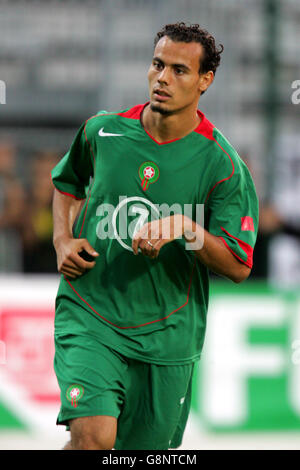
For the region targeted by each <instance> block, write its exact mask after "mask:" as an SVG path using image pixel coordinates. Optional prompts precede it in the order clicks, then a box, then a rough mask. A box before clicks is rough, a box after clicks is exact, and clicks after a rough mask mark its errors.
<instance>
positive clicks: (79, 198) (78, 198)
mask: <svg viewBox="0 0 300 470" xmlns="http://www.w3.org/2000/svg"><path fill="white" fill-rule="evenodd" d="M50 176H51V181H52V184H53V186H54V187H55V189H56V190H57V191H58V192H59V193H62V194H64V195H65V196H70V197H72V198H73V199H76V200H77V201H83V200H84V199H86V198H85V197H76V196H74V194H71V193H66V192H65V191H61V190H60V189H58V188H57V187H56V186H55V184H54V183H53V178H52V175H50Z"/></svg>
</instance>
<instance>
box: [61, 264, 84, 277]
mask: <svg viewBox="0 0 300 470" xmlns="http://www.w3.org/2000/svg"><path fill="white" fill-rule="evenodd" d="M62 271H64V272H67V273H69V274H74V275H75V276H81V275H82V274H83V273H84V272H85V271H83V270H82V269H79V268H70V267H68V266H65V265H63V266H62V267H61V272H62Z"/></svg>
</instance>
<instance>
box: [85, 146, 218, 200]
mask: <svg viewBox="0 0 300 470" xmlns="http://www.w3.org/2000/svg"><path fill="white" fill-rule="evenodd" d="M213 174H214V172H213V169H212V168H211V165H209V162H208V155H207V154H206V153H205V152H203V153H202V154H201V153H200V154H199V151H197V149H195V150H194V149H193V148H189V151H188V153H186V152H184V151H183V149H180V148H179V147H176V146H173V147H172V146H168V145H165V146H159V145H156V146H153V143H152V142H145V143H143V144H141V145H138V143H136V142H134V143H130V142H129V145H124V143H122V145H120V143H118V144H117V143H115V142H114V143H113V144H110V145H107V146H103V145H102V147H101V149H99V151H98V152H97V154H96V165H95V178H94V188H93V192H94V194H95V193H97V194H98V195H99V197H100V198H103V197H104V198H105V199H106V195H110V198H112V199H114V198H119V197H120V196H125V197H132V196H141V197H146V198H149V199H151V200H152V201H153V202H155V203H167V204H174V203H179V204H188V203H190V204H194V203H201V202H204V201H205V198H206V195H207V193H208V191H209V189H210V187H211V184H212V179H213Z"/></svg>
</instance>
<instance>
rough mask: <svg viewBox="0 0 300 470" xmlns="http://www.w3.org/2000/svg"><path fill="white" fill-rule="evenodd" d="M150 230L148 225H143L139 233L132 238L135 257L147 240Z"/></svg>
mask: <svg viewBox="0 0 300 470" xmlns="http://www.w3.org/2000/svg"><path fill="white" fill-rule="evenodd" d="M148 228H149V224H148V223H147V224H145V225H143V227H142V228H141V229H140V230H139V231H138V232H136V234H135V235H134V237H133V238H132V244H131V247H132V249H133V252H134V254H135V255H137V254H138V248H139V247H140V248H141V243H142V241H144V240H145V239H146V238H147V234H148ZM142 246H143V245H142Z"/></svg>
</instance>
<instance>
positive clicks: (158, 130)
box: [141, 105, 201, 143]
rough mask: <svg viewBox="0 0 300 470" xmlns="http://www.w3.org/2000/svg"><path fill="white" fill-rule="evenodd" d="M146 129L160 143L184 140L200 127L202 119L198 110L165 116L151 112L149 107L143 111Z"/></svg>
mask: <svg viewBox="0 0 300 470" xmlns="http://www.w3.org/2000/svg"><path fill="white" fill-rule="evenodd" d="M141 120H142V124H143V127H144V129H145V130H146V131H147V132H148V133H149V134H150V135H151V136H152V137H153V138H154V139H155V140H156V141H157V142H159V143H163V142H168V141H170V140H174V139H182V138H183V137H185V136H186V135H188V134H190V133H191V132H192V131H193V130H194V129H196V127H197V126H198V125H199V123H200V121H201V118H200V117H199V115H198V114H197V109H195V108H192V109H190V110H184V111H182V112H178V113H176V114H171V115H169V116H168V115H167V116H166V115H163V114H160V113H158V112H154V111H152V110H151V108H150V106H149V105H147V106H146V107H145V109H144V111H143V114H142V117H141Z"/></svg>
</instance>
